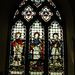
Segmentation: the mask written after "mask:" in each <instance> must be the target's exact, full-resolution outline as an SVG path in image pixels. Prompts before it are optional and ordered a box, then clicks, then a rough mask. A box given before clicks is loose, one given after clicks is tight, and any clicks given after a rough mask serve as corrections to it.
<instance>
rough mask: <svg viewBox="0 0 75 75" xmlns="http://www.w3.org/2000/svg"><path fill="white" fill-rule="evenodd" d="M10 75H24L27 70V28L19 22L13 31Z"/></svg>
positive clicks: (13, 27)
mask: <svg viewBox="0 0 75 75" xmlns="http://www.w3.org/2000/svg"><path fill="white" fill-rule="evenodd" d="M10 46H11V47H10V54H9V55H10V56H9V75H13V74H14V75H16V74H19V75H23V74H24V72H25V71H24V70H25V50H26V26H24V25H23V22H22V21H21V20H18V21H17V22H16V23H15V25H13V26H12V29H11V42H10Z"/></svg>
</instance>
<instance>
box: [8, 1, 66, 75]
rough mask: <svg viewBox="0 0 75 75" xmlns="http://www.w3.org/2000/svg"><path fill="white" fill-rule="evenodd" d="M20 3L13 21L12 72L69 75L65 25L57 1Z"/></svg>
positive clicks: (24, 74)
mask: <svg viewBox="0 0 75 75" xmlns="http://www.w3.org/2000/svg"><path fill="white" fill-rule="evenodd" d="M18 2H19V3H20V2H21V3H20V4H19V5H17V6H18V7H17V10H16V12H15V14H14V16H13V19H12V21H11V23H10V24H11V25H10V32H9V33H10V35H9V36H10V48H9V63H8V64H9V67H8V68H9V69H8V75H65V73H64V29H63V27H64V25H63V21H62V16H61V14H60V12H59V9H58V7H57V6H56V5H55V2H54V0H23V1H18Z"/></svg>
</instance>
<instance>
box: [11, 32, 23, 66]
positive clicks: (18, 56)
mask: <svg viewBox="0 0 75 75" xmlns="http://www.w3.org/2000/svg"><path fill="white" fill-rule="evenodd" d="M15 37H16V40H15V41H14V42H13V43H12V46H13V52H14V56H13V63H12V64H11V65H13V66H20V65H21V60H22V52H23V46H24V44H23V42H22V41H21V40H20V37H21V33H19V32H17V33H16V36H15Z"/></svg>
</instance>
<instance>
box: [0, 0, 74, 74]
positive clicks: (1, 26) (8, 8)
mask: <svg viewBox="0 0 75 75" xmlns="http://www.w3.org/2000/svg"><path fill="white" fill-rule="evenodd" d="M17 1H18V0H1V2H0V72H5V64H6V52H7V42H8V40H7V39H8V26H9V21H10V15H11V13H12V11H13V9H14V6H15V4H16V3H17ZM57 2H58V4H59V6H60V8H61V11H62V12H63V15H64V20H65V25H66V39H67V59H68V60H67V61H66V62H67V64H68V75H74V50H73V48H74V47H73V39H72V38H74V34H75V33H74V20H75V19H74V6H73V3H74V2H73V1H72V0H57Z"/></svg>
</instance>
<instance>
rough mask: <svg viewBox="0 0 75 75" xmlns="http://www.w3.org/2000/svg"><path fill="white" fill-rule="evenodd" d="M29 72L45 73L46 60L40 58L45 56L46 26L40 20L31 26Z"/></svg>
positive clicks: (33, 73) (31, 73) (31, 74)
mask: <svg viewBox="0 0 75 75" xmlns="http://www.w3.org/2000/svg"><path fill="white" fill-rule="evenodd" d="M29 36H30V38H29V59H32V61H30V65H29V73H30V75H38V74H39V75H43V71H44V62H43V61H42V60H41V61H40V59H44V57H45V55H44V54H45V45H44V44H45V39H44V38H45V37H44V27H43V26H42V24H41V22H39V21H38V20H37V21H35V22H34V23H33V25H32V26H30V32H29Z"/></svg>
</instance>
